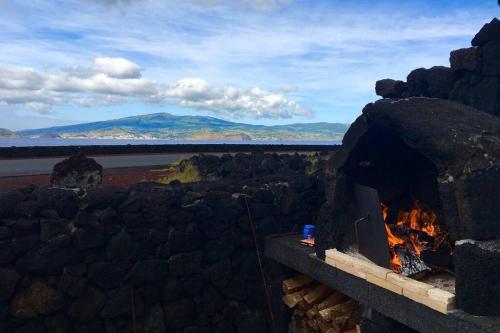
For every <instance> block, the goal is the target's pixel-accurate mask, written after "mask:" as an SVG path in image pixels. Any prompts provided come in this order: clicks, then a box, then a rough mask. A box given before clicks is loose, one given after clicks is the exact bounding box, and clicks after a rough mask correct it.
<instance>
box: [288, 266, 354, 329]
mask: <svg viewBox="0 0 500 333" xmlns="http://www.w3.org/2000/svg"><path fill="white" fill-rule="evenodd" d="M283 293H284V294H285V296H283V302H284V303H285V304H286V305H287V306H288V307H289V308H290V309H293V316H292V321H291V323H290V330H289V331H290V333H314V332H321V333H359V332H360V330H359V320H360V316H359V304H358V303H357V302H356V301H354V300H353V299H350V298H349V297H347V296H345V295H344V294H341V293H339V292H338V291H335V290H333V289H331V288H329V287H327V286H325V285H323V284H319V283H317V282H314V281H313V280H312V279H311V278H310V277H308V276H305V275H299V276H296V277H293V278H291V279H288V280H285V281H283Z"/></svg>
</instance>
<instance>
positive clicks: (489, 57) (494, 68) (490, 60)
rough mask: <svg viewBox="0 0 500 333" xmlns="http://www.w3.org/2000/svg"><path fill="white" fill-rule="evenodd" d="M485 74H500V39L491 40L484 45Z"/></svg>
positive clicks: (483, 72)
mask: <svg viewBox="0 0 500 333" xmlns="http://www.w3.org/2000/svg"><path fill="white" fill-rule="evenodd" d="M482 57H483V71H482V74H483V75H499V74H500V39H498V40H494V41H491V42H489V43H488V44H486V45H484V46H483V47H482Z"/></svg>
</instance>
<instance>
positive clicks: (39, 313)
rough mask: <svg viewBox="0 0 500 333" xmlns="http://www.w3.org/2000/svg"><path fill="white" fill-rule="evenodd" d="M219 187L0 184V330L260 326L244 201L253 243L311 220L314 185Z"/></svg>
mask: <svg viewBox="0 0 500 333" xmlns="http://www.w3.org/2000/svg"><path fill="white" fill-rule="evenodd" d="M201 186H203V187H201ZM220 187H221V186H220V184H217V182H215V183H214V184H212V185H211V184H203V185H200V187H197V185H192V186H187V185H181V184H171V185H160V184H151V183H148V184H138V185H136V186H134V187H132V188H130V189H120V188H96V189H89V190H88V192H87V195H86V197H85V198H81V197H78V195H77V194H75V192H74V191H71V190H64V189H59V188H26V189H23V190H19V191H12V190H9V191H7V190H2V191H0V267H2V268H0V332H12V333H16V332H127V333H129V332H131V331H134V330H135V331H140V332H166V331H168V332H219V331H223V332H232V331H238V332H266V331H268V330H269V329H270V327H271V326H270V325H269V322H268V321H267V319H266V317H267V309H266V301H265V299H264V292H263V285H262V282H261V280H260V275H259V271H258V265H257V259H256V254H255V249H254V245H253V240H252V236H251V235H252V234H251V229H250V226H249V221H248V216H247V210H246V202H245V198H248V199H247V201H248V204H249V207H250V211H251V214H252V218H253V222H254V224H255V228H256V231H257V238H258V242H259V243H260V244H261V246H262V243H263V239H264V237H265V235H267V234H271V233H281V232H289V231H291V230H292V229H294V228H297V226H298V225H303V224H305V223H312V222H313V221H314V220H315V214H316V212H317V210H318V205H320V204H321V202H322V201H323V199H322V198H323V193H322V186H320V185H319V184H318V180H317V178H315V177H310V176H304V175H302V176H300V177H295V178H294V180H291V181H289V182H288V183H286V184H285V183H282V182H276V183H267V185H264V184H261V186H255V187H250V188H249V187H246V188H245V189H244V192H245V194H241V193H233V192H231V191H224V190H220ZM241 191H242V189H241V188H240V192H241ZM265 265H266V266H265V267H266V271H267V272H268V276H269V277H270V278H271V279H272V278H273V276H276V275H277V274H281V272H280V269H279V266H277V264H274V265H276V266H272V265H273V264H272V263H270V262H269V263H267V262H266V263H265ZM280 278H281V276H280ZM280 281H281V280H280ZM133 318H135V320H133Z"/></svg>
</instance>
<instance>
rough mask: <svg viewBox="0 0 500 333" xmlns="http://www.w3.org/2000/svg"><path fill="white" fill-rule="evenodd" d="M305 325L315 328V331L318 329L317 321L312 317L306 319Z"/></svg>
mask: <svg viewBox="0 0 500 333" xmlns="http://www.w3.org/2000/svg"><path fill="white" fill-rule="evenodd" d="M307 325H308V326H309V327H310V328H312V329H313V330H315V331H317V330H318V323H317V322H316V321H315V320H313V319H309V320H308V321H307Z"/></svg>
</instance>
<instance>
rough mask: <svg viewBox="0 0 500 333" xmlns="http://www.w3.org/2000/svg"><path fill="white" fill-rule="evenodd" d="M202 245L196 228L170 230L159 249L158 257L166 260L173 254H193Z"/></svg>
mask: <svg viewBox="0 0 500 333" xmlns="http://www.w3.org/2000/svg"><path fill="white" fill-rule="evenodd" d="M202 245H203V235H202V234H201V232H199V231H198V230H197V229H196V228H193V229H192V230H177V229H171V230H169V232H168V235H167V242H165V243H164V244H163V245H162V246H161V247H160V252H159V254H160V256H161V257H162V258H168V257H170V256H172V255H174V254H178V253H183V252H193V251H196V250H199V249H200V247H201V246H202Z"/></svg>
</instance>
